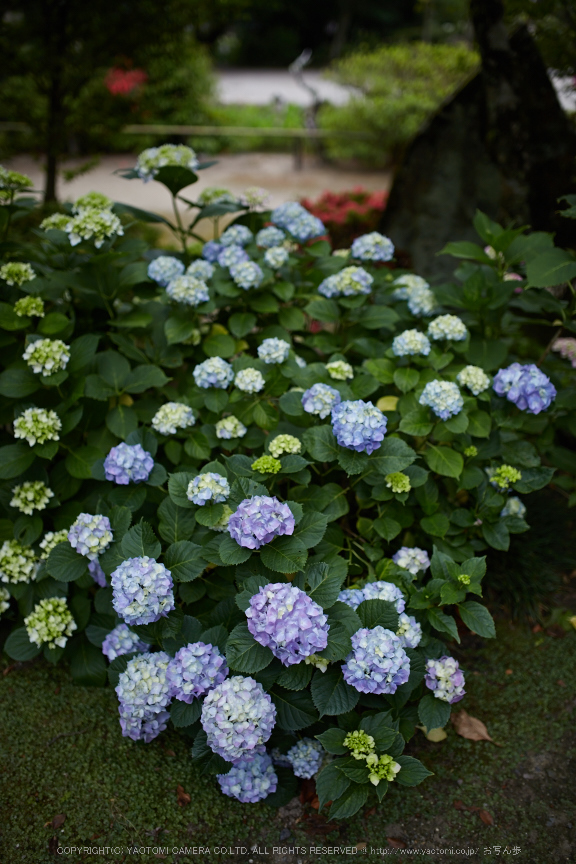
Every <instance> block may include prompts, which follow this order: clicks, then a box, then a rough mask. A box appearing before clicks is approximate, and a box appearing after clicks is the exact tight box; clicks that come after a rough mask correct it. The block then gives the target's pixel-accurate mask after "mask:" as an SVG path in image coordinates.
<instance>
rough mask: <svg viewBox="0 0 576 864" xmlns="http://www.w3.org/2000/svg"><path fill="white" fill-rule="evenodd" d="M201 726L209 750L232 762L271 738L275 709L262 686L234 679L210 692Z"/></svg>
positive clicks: (204, 706)
mask: <svg viewBox="0 0 576 864" xmlns="http://www.w3.org/2000/svg"><path fill="white" fill-rule="evenodd" d="M201 722H202V728H203V729H204V731H205V732H206V735H207V737H208V746H209V747H210V749H211V750H212V751H213V752H214V753H218V754H219V755H220V756H222V758H223V759H226V761H227V762H234V761H235V760H236V759H241V758H243V757H244V756H246V755H248V753H247V751H250V750H254V749H255V748H256V747H258V745H260V744H264V743H265V742H266V741H267V740H268V739H269V738H270V735H271V734H272V729H273V728H274V724H275V722H276V708H275V706H274V705H273V703H272V699H271V698H270V696H269V695H268V693H266V692H265V690H264V688H263V687H262V685H261V684H258V683H257V682H256V681H254V679H253V678H245V677H244V676H242V675H234V676H233V677H232V678H227V679H226V680H225V681H223V682H222V683H221V684H218V685H217V686H216V687H214V689H213V690H210V692H209V693H208V695H207V696H206V698H205V699H204V704H203V705H202V717H201Z"/></svg>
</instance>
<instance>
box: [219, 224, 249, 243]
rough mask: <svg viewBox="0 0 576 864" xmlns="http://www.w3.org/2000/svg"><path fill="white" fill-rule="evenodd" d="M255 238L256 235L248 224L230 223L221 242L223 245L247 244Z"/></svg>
mask: <svg viewBox="0 0 576 864" xmlns="http://www.w3.org/2000/svg"><path fill="white" fill-rule="evenodd" d="M253 239H254V235H253V234H252V231H250V229H249V228H247V227H246V225H230V227H229V228H226V230H225V231H224V233H223V234H222V236H221V237H220V240H219V242H220V243H221V245H222V246H246V245H247V244H248V243H251V242H252V240H253Z"/></svg>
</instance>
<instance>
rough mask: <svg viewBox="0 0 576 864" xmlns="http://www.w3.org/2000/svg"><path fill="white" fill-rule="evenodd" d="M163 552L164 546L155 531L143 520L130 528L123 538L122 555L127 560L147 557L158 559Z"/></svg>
mask: <svg viewBox="0 0 576 864" xmlns="http://www.w3.org/2000/svg"><path fill="white" fill-rule="evenodd" d="M161 550H162V546H161V544H160V542H159V540H158V539H157V537H156V535H155V534H154V531H153V530H152V528H151V526H150V525H149V524H148V523H147V522H144V521H143V520H140V522H139V523H138V525H134V526H133V527H132V528H130V530H129V531H127V532H126V534H125V535H124V537H123V538H122V553H123V554H124V555H125V556H126V558H142V557H144V556H146V555H149V556H150V558H157V557H158V556H159V555H160V552H161Z"/></svg>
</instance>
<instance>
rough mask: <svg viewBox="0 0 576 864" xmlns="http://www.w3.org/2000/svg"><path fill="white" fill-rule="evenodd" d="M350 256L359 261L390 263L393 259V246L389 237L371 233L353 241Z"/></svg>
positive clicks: (376, 232) (375, 232) (374, 232)
mask: <svg viewBox="0 0 576 864" xmlns="http://www.w3.org/2000/svg"><path fill="white" fill-rule="evenodd" d="M350 254H351V255H352V258H356V259H358V260H359V261H391V260H392V258H393V257H394V244H393V243H392V241H391V240H390V238H389V237H385V236H384V235H383V234H379V233H378V231H372V232H371V233H370V234H363V235H362V236H361V237H357V238H356V240H354V242H353V243H352V247H351V249H350Z"/></svg>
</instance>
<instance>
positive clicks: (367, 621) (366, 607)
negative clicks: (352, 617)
mask: <svg viewBox="0 0 576 864" xmlns="http://www.w3.org/2000/svg"><path fill="white" fill-rule="evenodd" d="M356 614H357V615H358V617H359V618H360V621H361V622H362V626H363V627H368V629H370V630H371V629H373V628H374V627H384V628H385V629H386V630H392V631H393V632H394V633H395V632H396V630H397V629H398V613H397V611H396V607H395V606H394V603H390V602H388V600H363V601H362V603H360V605H359V606H358V608H357V610H356Z"/></svg>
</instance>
